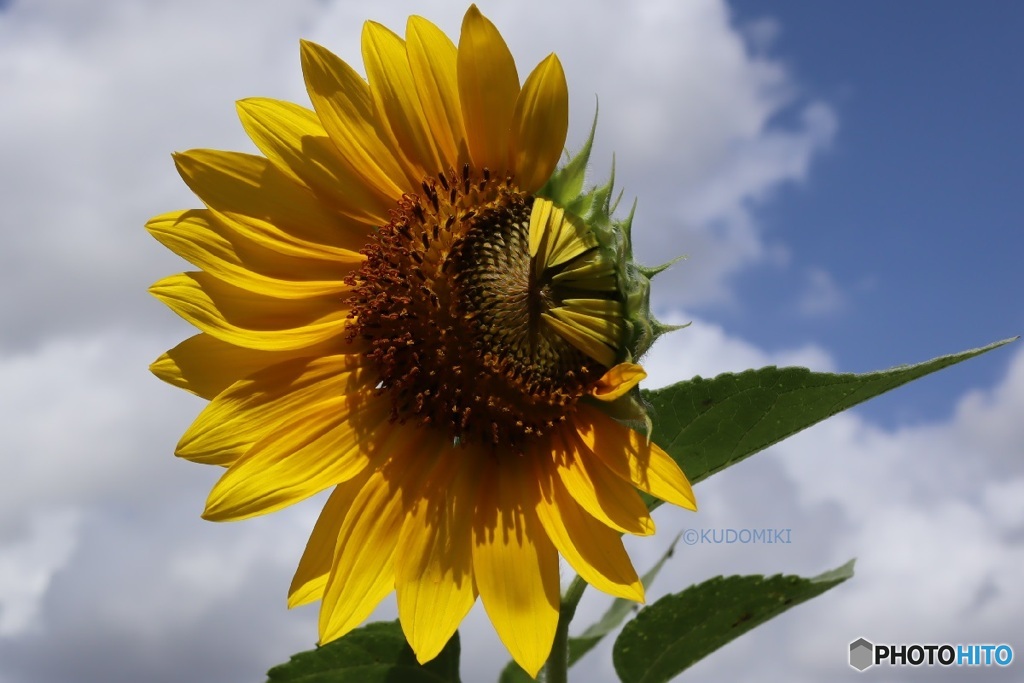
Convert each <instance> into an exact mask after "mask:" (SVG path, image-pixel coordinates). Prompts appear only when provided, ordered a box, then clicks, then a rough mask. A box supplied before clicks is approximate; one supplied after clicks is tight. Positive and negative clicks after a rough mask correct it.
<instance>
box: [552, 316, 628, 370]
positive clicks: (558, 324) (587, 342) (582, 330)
mask: <svg viewBox="0 0 1024 683" xmlns="http://www.w3.org/2000/svg"><path fill="white" fill-rule="evenodd" d="M541 317H542V318H544V321H545V322H547V324H548V325H550V326H551V328H552V329H553V330H554V331H555V332H557V333H558V334H559V336H561V337H562V338H563V339H565V340H566V341H567V342H569V343H570V344H572V345H573V346H575V347H576V348H577V349H579V350H580V351H582V352H583V353H585V354H587V355H588V356H590V357H591V358H593V359H594V360H596V361H597V362H598V363H600V364H601V365H604V366H612V365H614V364H615V355H616V352H615V349H613V348H611V347H610V346H608V344H606V343H605V342H604V341H602V339H601V338H599V337H597V336H595V335H594V334H593V332H592V330H590V329H588V328H587V327H584V326H583V325H580V324H579V323H578V322H577V321H575V320H572V319H568V320H566V319H562V318H558V317H555V316H554V315H551V313H547V312H545V313H541Z"/></svg>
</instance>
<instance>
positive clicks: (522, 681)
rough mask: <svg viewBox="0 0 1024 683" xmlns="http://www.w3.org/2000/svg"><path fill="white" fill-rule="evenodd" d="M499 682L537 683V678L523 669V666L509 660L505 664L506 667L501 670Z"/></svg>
mask: <svg viewBox="0 0 1024 683" xmlns="http://www.w3.org/2000/svg"><path fill="white" fill-rule="evenodd" d="M498 683H537V682H536V680H535V679H533V678H530V674H528V673H526V672H525V671H523V667H521V666H519V665H518V664H516V663H515V662H514V661H512V662H509V663H508V664H506V665H505V668H504V669H502V670H501V676H499V677H498Z"/></svg>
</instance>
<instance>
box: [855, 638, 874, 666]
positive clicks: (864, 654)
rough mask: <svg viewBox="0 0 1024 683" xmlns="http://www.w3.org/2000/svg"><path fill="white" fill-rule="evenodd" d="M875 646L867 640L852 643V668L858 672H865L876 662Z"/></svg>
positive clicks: (861, 639)
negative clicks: (874, 660)
mask: <svg viewBox="0 0 1024 683" xmlns="http://www.w3.org/2000/svg"><path fill="white" fill-rule="evenodd" d="M874 652H875V646H874V645H872V644H871V643H870V642H869V641H868V640H866V639H865V638H858V639H857V640H855V641H853V642H852V643H850V666H852V667H853V668H854V669H856V670H857V671H863V670H864V669H866V668H868V667H869V666H871V665H872V664H874V662H873V661H872V660H873V659H874Z"/></svg>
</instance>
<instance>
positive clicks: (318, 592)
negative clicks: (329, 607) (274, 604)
mask: <svg viewBox="0 0 1024 683" xmlns="http://www.w3.org/2000/svg"><path fill="white" fill-rule="evenodd" d="M370 474H372V471H371V470H370V468H366V469H364V470H363V471H362V472H360V473H359V474H357V475H355V476H354V477H352V478H351V479H349V480H348V481H345V482H342V483H341V484H338V485H337V486H335V487H334V491H332V492H331V495H330V497H329V498H328V499H327V503H326V504H325V505H324V509H323V510H321V511H320V516H319V517H317V520H316V524H314V525H313V533H311V534H310V536H309V540H308V541H307V542H306V549H305V550H304V551H303V552H302V558H301V559H300V560H299V566H298V568H296V570H295V575H294V576H293V577H292V583H291V586H290V587H289V588H288V608H289V609H291V608H292V607H298V606H299V605H305V604H307V603H310V602H313V601H314V600H319V599H320V598H322V597H323V594H324V589H325V588H326V587H327V577H328V576H329V575H330V572H331V565H332V564H333V563H334V552H335V548H336V547H337V545H338V534H339V532H340V531H341V524H342V522H344V521H345V516H346V515H347V514H348V511H349V510H350V509H351V508H352V502H353V501H354V500H355V497H356V495H358V493H359V492H360V491H361V490H362V488H363V485H364V484H366V480H367V479H369V478H370Z"/></svg>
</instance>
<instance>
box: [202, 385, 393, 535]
mask: <svg viewBox="0 0 1024 683" xmlns="http://www.w3.org/2000/svg"><path fill="white" fill-rule="evenodd" d="M375 393H376V392H374V391H372V390H370V391H365V392H357V393H350V394H347V395H344V396H336V397H332V398H328V399H325V400H323V401H321V402H320V403H316V404H313V405H310V406H303V407H301V408H298V409H297V410H295V411H294V412H293V414H291V415H290V416H289V418H288V419H286V420H284V421H283V422H281V423H279V424H278V425H277V426H276V427H275V428H274V430H273V431H271V432H269V433H267V434H266V435H265V436H263V437H262V438H261V439H260V440H259V441H257V442H256V443H255V444H253V446H252V448H250V449H249V450H248V451H246V453H245V454H244V455H243V456H242V457H241V458H239V459H238V460H236V461H235V462H234V463H232V464H231V467H229V468H228V471H227V472H225V473H224V475H223V476H221V478H220V480H219V481H218V482H217V483H216V484H215V485H214V487H213V490H212V491H210V496H209V498H207V500H206V510H205V511H204V512H203V519H208V520H211V521H214V522H230V521H237V520H241V519H248V518H250V517H255V516H256V515H264V514H268V513H270V512H274V511H276V510H280V509H281V508H284V507H288V506H289V505H293V504H295V503H298V502H299V501H302V500H305V499H306V498H309V497H310V496H312V495H316V494H317V493H320V492H321V491H323V490H324V489H326V488H330V487H331V486H334V485H336V484H339V483H341V482H343V481H345V480H347V479H350V478H352V477H354V476H355V475H357V474H359V473H360V472H362V471H363V470H364V469H365V468H366V467H367V466H369V465H370V463H371V462H373V461H374V460H375V459H377V458H379V457H381V445H380V444H381V442H382V441H383V431H384V430H383V427H384V425H385V424H386V423H387V419H388V416H389V414H390V409H391V406H390V401H389V400H388V399H387V398H386V397H382V396H376V395H375Z"/></svg>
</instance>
